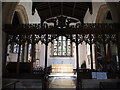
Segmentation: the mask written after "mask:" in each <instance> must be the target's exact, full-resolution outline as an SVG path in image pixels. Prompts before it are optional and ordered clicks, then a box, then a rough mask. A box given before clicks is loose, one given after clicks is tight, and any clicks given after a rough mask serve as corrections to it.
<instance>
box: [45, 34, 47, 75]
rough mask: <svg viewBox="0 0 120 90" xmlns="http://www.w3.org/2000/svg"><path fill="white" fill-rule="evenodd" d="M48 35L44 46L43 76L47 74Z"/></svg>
mask: <svg viewBox="0 0 120 90" xmlns="http://www.w3.org/2000/svg"><path fill="white" fill-rule="evenodd" d="M47 41H48V34H46V44H45V74H46V73H47V49H48V42H47Z"/></svg>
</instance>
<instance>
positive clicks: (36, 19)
mask: <svg viewBox="0 0 120 90" xmlns="http://www.w3.org/2000/svg"><path fill="white" fill-rule="evenodd" d="M27 1H29V2H24V0H21V1H20V3H19V5H23V6H24V7H25V9H26V12H27V15H28V19H29V23H40V17H39V16H38V13H37V11H36V12H35V14H34V15H32V0H27Z"/></svg>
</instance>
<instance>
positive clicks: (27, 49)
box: [25, 42, 29, 62]
mask: <svg viewBox="0 0 120 90" xmlns="http://www.w3.org/2000/svg"><path fill="white" fill-rule="evenodd" d="M28 52H29V44H28V42H27V45H26V53H25V54H26V58H25V59H26V62H28Z"/></svg>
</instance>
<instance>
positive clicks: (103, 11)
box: [96, 4, 110, 23]
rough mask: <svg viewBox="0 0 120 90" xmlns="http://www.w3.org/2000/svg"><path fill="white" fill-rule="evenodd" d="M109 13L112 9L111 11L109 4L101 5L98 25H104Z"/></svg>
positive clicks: (97, 19)
mask: <svg viewBox="0 0 120 90" xmlns="http://www.w3.org/2000/svg"><path fill="white" fill-rule="evenodd" d="M108 11H110V9H109V7H108V5H107V4H103V5H101V6H100V8H99V10H98V14H97V18H96V23H103V21H104V20H105V17H106V15H107V13H108Z"/></svg>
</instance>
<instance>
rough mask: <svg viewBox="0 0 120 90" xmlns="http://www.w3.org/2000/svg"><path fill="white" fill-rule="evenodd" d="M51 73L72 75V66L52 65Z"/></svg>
mask: <svg viewBox="0 0 120 90" xmlns="http://www.w3.org/2000/svg"><path fill="white" fill-rule="evenodd" d="M52 73H73V66H72V64H52Z"/></svg>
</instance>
